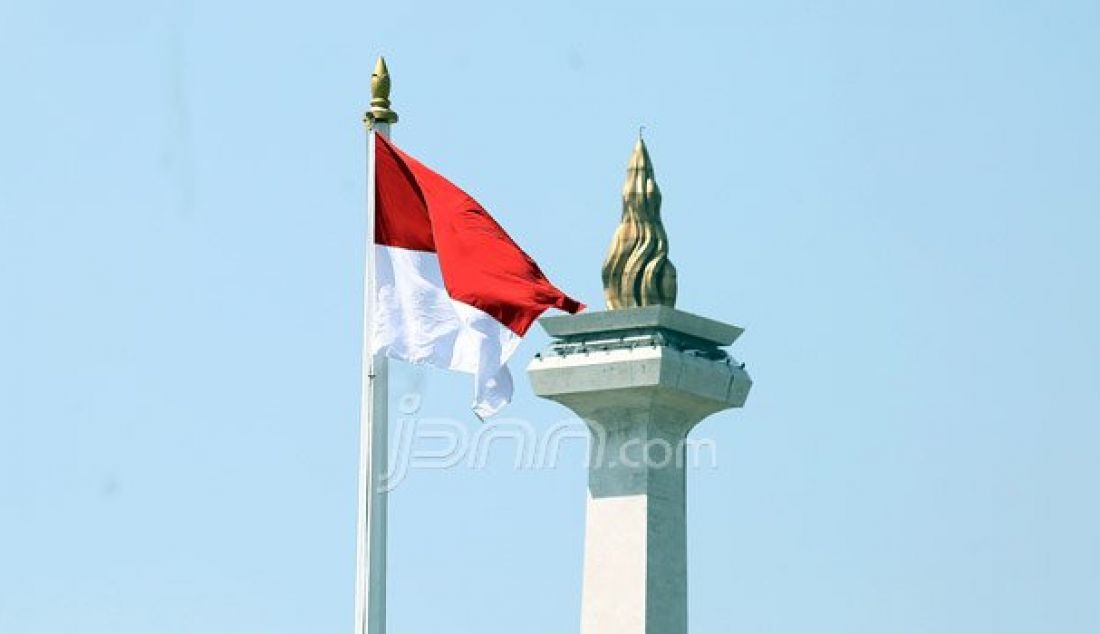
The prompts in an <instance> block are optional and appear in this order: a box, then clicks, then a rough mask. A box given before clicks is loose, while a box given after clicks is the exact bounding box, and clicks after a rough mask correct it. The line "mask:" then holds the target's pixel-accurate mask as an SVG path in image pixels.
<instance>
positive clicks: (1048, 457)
mask: <svg viewBox="0 0 1100 634" xmlns="http://www.w3.org/2000/svg"><path fill="white" fill-rule="evenodd" d="M382 7H387V9H386V11H385V13H384V14H383V13H381V12H379V11H380V10H381V9H382ZM1098 31H1100V5H1098V4H1097V3H1096V2H1092V1H1080V2H1072V1H1054V0H1052V1H1048V2H1018V1H1006V0H998V1H992V0H990V1H984V2H983V1H976V0H950V1H947V0H924V1H919V2H918V1H912V2H883V1H871V0H864V1H860V0H851V1H846V2H820V1H816V0H802V1H795V0H779V1H768V2H763V1H762V2H743V1H734V2H721V3H718V2H716V3H714V4H710V5H708V4H702V3H693V2H682V3H669V2H661V3H645V2H637V1H632V2H625V3H610V2H607V3H595V2H591V3H589V2H577V3H566V2H556V3H546V4H542V5H539V4H535V3H522V2H507V3H499V4H494V5H490V4H485V3H468V2H464V3H458V2H392V3H373V4H371V3H365V2H343V1H340V0H317V1H315V2H308V3H280V2H212V1H209V0H201V1H199V0H196V1H190V2H189V1H184V0H177V1H169V0H152V1H150V0H142V1H140V2H139V1H136V0H134V1H127V2H123V1H107V2H73V1H68V2H63V1H59V0H38V1H35V2H16V1H15V0H7V1H5V2H3V3H2V4H0V77H3V83H4V90H3V95H4V96H3V99H2V100H0V632H5V633H11V634H39V633H43V634H45V633H49V634H54V633H56V632H63V631H81V632H86V633H88V634H147V633H148V632H158V633H159V634H176V633H188V634H189V633H197V632H202V633H203V634H219V633H223V632H224V633H233V634H239V633H241V632H254V633H264V634H284V633H285V634H297V633H300V632H337V633H347V632H350V631H351V616H352V603H351V600H352V577H353V574H352V573H353V551H354V504H355V470H356V466H355V462H356V438H357V434H358V432H357V424H358V423H357V414H358V391H359V346H360V330H359V320H360V301H361V291H360V284H361V282H360V279H361V274H362V256H363V245H362V235H363V213H364V211H363V205H362V200H363V193H362V192H363V181H364V179H363V167H364V165H363V152H362V148H363V140H362V136H363V133H362V129H361V127H360V123H359V118H360V114H361V111H362V110H363V108H364V106H365V104H366V102H367V99H368V76H369V74H370V70H371V67H372V65H373V61H374V58H375V56H376V55H377V54H379V53H384V54H385V55H386V56H387V59H388V61H389V63H390V69H391V71H392V73H393V81H394V90H393V99H394V107H395V108H396V109H397V110H398V111H399V112H400V114H401V122H400V124H399V125H398V126H397V127H395V129H394V138H395V140H397V141H398V142H399V143H400V144H401V145H402V146H403V147H404V148H405V149H407V150H408V151H410V152H412V153H413V154H414V155H417V156H419V157H421V158H423V159H424V160H425V161H426V162H428V163H429V164H430V165H432V166H434V167H436V168H437V169H439V170H440V171H442V172H443V173H445V174H447V175H448V176H450V177H451V178H453V179H454V180H455V181H456V182H458V183H459V184H461V185H463V186H465V187H466V188H467V189H468V190H469V191H470V192H471V193H472V194H474V195H475V196H476V197H478V198H479V199H480V200H481V202H483V203H484V204H485V205H486V206H487V207H488V208H489V209H490V210H491V211H492V212H493V213H494V214H495V216H496V217H497V218H498V220H499V221H500V222H501V223H502V224H504V225H505V226H506V227H507V228H508V229H509V231H510V232H511V233H512V235H513V236H514V237H515V238H516V239H517V240H518V241H519V242H520V243H521V244H523V245H524V246H525V247H526V248H527V249H528V250H529V251H530V252H531V253H532V255H533V256H535V258H536V259H537V260H538V261H539V262H540V263H541V264H542V265H543V267H544V269H545V270H546V271H547V272H548V273H549V274H550V275H551V277H552V278H553V279H554V280H555V281H556V282H557V283H559V285H561V286H562V287H563V288H564V289H566V290H568V291H569V292H571V293H573V294H576V295H577V296H579V297H581V298H582V299H584V300H586V301H588V302H589V303H590V304H592V305H595V306H598V305H599V304H600V300H601V288H600V281H599V266H600V262H601V259H602V257H603V254H604V252H605V249H606V247H607V243H608V240H609V238H610V235H611V232H612V230H613V228H614V226H615V224H616V222H617V219H618V214H619V199H618V192H619V188H620V186H621V184H622V178H623V173H624V172H623V170H624V168H625V165H626V160H627V157H628V155H629V153H630V149H631V146H632V144H633V142H634V138H635V135H636V133H637V128H638V126H639V125H640V124H645V125H646V126H647V132H646V136H647V140H648V143H649V147H650V151H651V154H652V156H653V160H654V162H655V164H656V169H657V178H658V182H659V183H660V185H661V187H662V189H663V191H664V195H665V204H664V216H665V219H666V225H667V228H668V231H669V234H670V237H671V247H672V259H673V261H674V262H675V263H676V265H677V267H678V269H679V271H680V284H681V292H680V307H682V308H684V309H686V310H690V311H693V312H698V313H701V314H704V315H708V316H712V317H716V318H720V319H723V320H727V321H732V322H735V323H738V324H740V325H742V326H744V327H745V328H746V333H745V335H744V336H743V337H742V339H741V340H740V341H739V342H738V343H737V345H736V346H735V351H734V352H735V354H736V355H737V356H738V357H739V358H741V359H744V360H745V361H747V363H748V368H749V370H750V371H751V372H752V374H753V377H754V379H755V380H756V385H755V387H754V390H753V393H752V394H751V395H750V398H749V402H748V404H747V407H746V408H745V409H744V410H742V411H734V412H726V413H723V414H720V415H716V416H714V417H713V418H712V419H709V420H708V421H706V422H705V423H704V424H703V425H701V426H700V427H699V428H698V430H697V432H696V433H697V434H700V435H703V436H706V437H708V438H712V439H714V440H715V441H716V443H717V444H718V448H719V467H718V468H717V469H709V470H699V471H693V472H692V473H691V475H690V479H689V485H688V486H689V490H690V495H689V502H688V503H689V515H690V527H689V535H690V567H691V571H690V592H691V603H690V609H691V621H692V628H693V632H696V633H707V632H712V633H725V632H752V633H775V634H796V633H797V634H802V633H805V632H815V633H818V634H863V633H866V634H880V633H882V632H890V633H891V634H910V633H912V634H916V633H929V634H956V633H957V634H976V633H983V634H985V633H988V634H994V633H996V634H1016V633H1019V634H1024V633H1028V634H1030V633H1034V632H1058V633H1060V634H1078V633H1080V634H1091V633H1095V632H1096V631H1098V630H1100V603H1097V601H1096V597H1097V595H1100V537H1098V535H1100V511H1098V507H1097V487H1098V484H1100V462H1098V460H1097V455H1098V453H1100V430H1098V422H1100V415H1098V413H1100V388H1098V387H1097V384H1098V382H1100V337H1098V335H1097V324H1098V323H1100V302H1098V299H1097V297H1098V279H1100V255H1098V249H1097V236H1098V235H1100V176H1098V175H1100V143H1098V142H1097V141H1098V139H1100V88H1098V84H1097V78H1098V77H1100V38H1097V35H1096V34H1097V32H1098ZM545 342H546V338H545V335H544V334H543V333H542V332H541V331H537V330H536V331H535V332H534V333H533V334H532V336H531V337H530V338H529V340H528V341H527V342H526V343H525V344H524V346H523V347H522V348H521V350H520V352H519V353H518V354H517V358H516V361H515V362H514V363H513V367H514V368H515V370H516V374H517V376H522V368H523V366H524V365H525V364H526V362H527V360H528V359H529V358H530V356H531V355H532V354H533V353H534V351H536V350H537V349H538V348H539V347H540V346H542V345H544V344H545ZM393 383H394V393H395V395H397V394H403V393H406V392H411V391H418V392H420V393H422V394H423V395H424V405H423V409H422V413H423V414H424V415H427V416H448V417H454V418H457V419H460V420H463V421H466V422H467V423H468V424H469V425H471V426H473V425H476V421H475V420H474V419H473V417H472V416H471V415H470V414H469V413H468V409H467V407H468V402H469V398H470V394H469V390H470V384H469V380H468V379H467V377H464V376H457V375H456V376H452V375H448V374H446V373H439V372H418V371H415V370H413V369H410V368H398V369H397V370H396V371H395V375H394V377H393ZM508 414H509V415H511V416H516V417H523V418H525V419H527V420H530V421H532V422H534V423H535V424H536V426H538V427H540V428H545V427H548V426H550V425H551V424H553V423H554V422H556V421H559V420H561V419H562V418H564V417H565V416H566V415H567V412H566V411H565V410H564V409H562V408H560V407H558V406H557V405H554V404H552V403H549V402H541V401H539V400H538V399H536V398H535V397H534V396H533V395H531V393H530V389H529V387H528V386H527V383H526V381H525V380H521V381H519V386H518V394H517V398H516V401H515V403H514V404H513V406H512V407H511V408H510V409H509V411H508ZM509 463H510V460H509V459H508V457H506V456H502V457H500V459H499V460H498V459H495V458H494V460H493V461H492V462H491V465H490V468H489V469H487V470H484V471H471V470H468V469H465V468H456V469H452V470H448V471H433V472H423V473H414V474H413V475H412V477H411V478H410V479H409V480H408V481H407V482H406V483H404V484H403V485H402V486H401V487H400V488H399V489H398V490H397V491H396V492H395V493H394V496H393V498H392V509H391V512H392V525H391V527H392V549H391V587H390V590H391V602H390V610H391V611H390V617H391V623H392V628H391V631H395V632H438V631H459V632H501V633H505V632H509V633H510V632H524V633H526V634H543V633H547V634H549V633H554V634H558V633H560V632H570V631H576V629H577V626H578V622H579V617H578V612H579V597H580V594H579V593H580V570H581V568H580V567H581V545H582V537H583V504H584V486H585V484H584V483H585V480H584V478H585V474H584V471H583V469H581V467H580V466H579V463H578V462H577V461H572V462H570V461H564V462H563V464H562V465H560V466H559V467H558V468H556V469H553V470H541V471H521V472H516V471H513V470H512V469H511V468H510V467H509Z"/></svg>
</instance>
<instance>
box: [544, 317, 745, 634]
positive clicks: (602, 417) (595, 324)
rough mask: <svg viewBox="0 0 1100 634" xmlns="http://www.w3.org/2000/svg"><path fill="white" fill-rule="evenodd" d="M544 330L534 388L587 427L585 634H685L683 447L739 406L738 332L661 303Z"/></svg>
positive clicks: (562, 321)
mask: <svg viewBox="0 0 1100 634" xmlns="http://www.w3.org/2000/svg"><path fill="white" fill-rule="evenodd" d="M540 323H541V324H542V325H543V327H544V328H545V329H546V331H547V332H548V333H549V334H550V335H551V336H553V337H554V338H555V341H554V343H553V344H551V346H550V347H549V348H548V349H547V350H546V351H545V352H543V353H541V354H540V355H538V356H537V357H536V358H535V360H534V361H532V362H531V365H530V366H529V367H528V369H527V371H528V374H529V375H530V378H531V385H532V387H533V388H534V390H535V393H536V394H538V395H539V396H542V397H544V398H549V399H552V400H554V401H557V402H559V403H561V404H562V405H565V406H566V407H568V408H569V409H571V410H573V411H574V412H576V414H577V415H578V416H580V417H581V418H582V419H584V420H585V422H586V423H587V424H588V426H589V429H590V431H591V432H592V445H591V461H590V466H589V474H588V508H587V520H586V531H585V554H584V582H583V590H582V598H581V633H582V634H685V633H686V632H687V543H686V525H685V505H684V502H685V489H684V473H685V471H684V470H685V466H686V460H687V459H689V458H690V456H689V455H688V452H686V451H685V445H684V441H685V439H686V437H687V434H688V432H689V431H690V430H691V428H692V427H694V426H695V424H696V423H698V422H699V421H701V420H702V419H703V418H705V417H707V416H708V415H710V414H712V413H714V412H717V411H720V410H723V409H727V408H731V407H740V406H741V405H742V404H744V402H745V398H746V396H747V395H748V391H749V387H750V386H751V385H752V381H751V380H750V379H749V376H748V374H747V373H746V372H745V370H744V369H743V367H742V365H741V364H739V363H737V362H736V361H734V360H733V359H732V358H730V357H729V356H728V355H727V354H726V353H725V351H724V350H722V348H721V347H722V346H728V345H730V344H732V343H733V341H734V340H735V339H736V338H737V337H738V336H739V335H740V334H741V329H740V328H737V327H736V326H731V325H728V324H723V323H720V322H716V321H713V320H710V319H705V318H703V317H698V316H696V315H692V314H690V313H686V312H683V311H678V310H675V309H673V308H669V307H666V306H647V307H643V308H629V309H622V310H613V311H607V312H597V313H584V314H581V315H575V316H555V317H546V318H543V319H542V320H540Z"/></svg>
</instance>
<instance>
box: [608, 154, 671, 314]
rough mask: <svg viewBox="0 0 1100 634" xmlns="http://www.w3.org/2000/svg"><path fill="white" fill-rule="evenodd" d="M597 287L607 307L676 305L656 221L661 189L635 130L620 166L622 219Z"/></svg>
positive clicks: (665, 243) (664, 239)
mask: <svg viewBox="0 0 1100 634" xmlns="http://www.w3.org/2000/svg"><path fill="white" fill-rule="evenodd" d="M603 290H604V295H605V296H606V297H607V307H608V308H610V309H617V308H630V307H632V306H652V305H655V304H663V305H665V306H675V305H676V267H674V266H673V265H672V262H670V261H669V259H668V235H666V234H665V227H664V225H663V224H661V190H660V189H658V188H657V181H655V180H654V179H653V164H652V163H651V162H650V160H649V151H648V150H647V149H646V146H645V141H643V140H642V137H641V135H640V134H639V135H638V143H637V144H636V145H635V146H634V153H633V154H631V155H630V163H629V164H628V165H627V168H626V183H625V184H624V185H623V216H622V220H621V221H620V223H619V227H618V229H616V230H615V235H614V236H613V237H612V238H611V248H610V249H609V250H608V252H607V259H605V260H604V263H603Z"/></svg>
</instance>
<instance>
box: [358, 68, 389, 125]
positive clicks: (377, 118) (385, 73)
mask: <svg viewBox="0 0 1100 634" xmlns="http://www.w3.org/2000/svg"><path fill="white" fill-rule="evenodd" d="M370 97H371V99H370V110H368V111H367V112H366V114H365V115H363V122H364V123H366V124H367V127H369V128H370V127H374V124H375V123H397V113H396V112H394V111H393V110H391V109H390V69H389V68H387V67H386V58H385V56H383V55H379V56H378V61H377V62H375V63H374V72H373V73H371V76H370Z"/></svg>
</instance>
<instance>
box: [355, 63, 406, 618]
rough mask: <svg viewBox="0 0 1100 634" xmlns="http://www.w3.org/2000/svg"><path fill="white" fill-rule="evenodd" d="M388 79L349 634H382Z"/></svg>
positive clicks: (376, 113)
mask: <svg viewBox="0 0 1100 634" xmlns="http://www.w3.org/2000/svg"><path fill="white" fill-rule="evenodd" d="M389 94H390V76H389V71H388V70H387V69H386V62H385V60H384V59H382V58H381V57H379V58H378V63H377V64H376V65H375V68H374V73H373V74H372V75H371V109H370V110H368V111H367V114H366V115H365V116H364V121H365V122H366V124H367V232H366V233H367V241H366V242H367V244H366V267H365V269H366V270H365V276H364V277H365V278H366V279H365V281H364V285H363V286H364V289H363V292H364V302H363V393H362V402H361V405H360V432H359V505H358V515H357V528H356V540H355V541H356V543H355V551H356V553H355V554H356V558H355V559H356V561H355V634H385V632H386V493H385V491H383V490H380V486H381V483H382V479H383V478H384V477H385V474H386V470H387V464H386V463H387V458H388V455H387V454H388V442H387V437H388V433H387V432H388V428H389V416H388V412H387V409H388V405H389V386H388V374H389V364H388V360H387V359H386V357H385V355H375V354H373V353H372V350H373V345H372V342H371V339H372V337H373V335H374V317H375V312H376V303H377V301H378V300H377V294H376V275H375V273H376V271H375V245H374V242H375V239H374V229H375V213H376V209H375V187H376V182H375V148H376V142H375V132H377V133H378V134H381V135H383V136H385V137H387V138H389V135H390V124H391V123H395V122H396V121H397V113H395V112H393V111H392V110H390V109H389V106H390V101H389Z"/></svg>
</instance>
